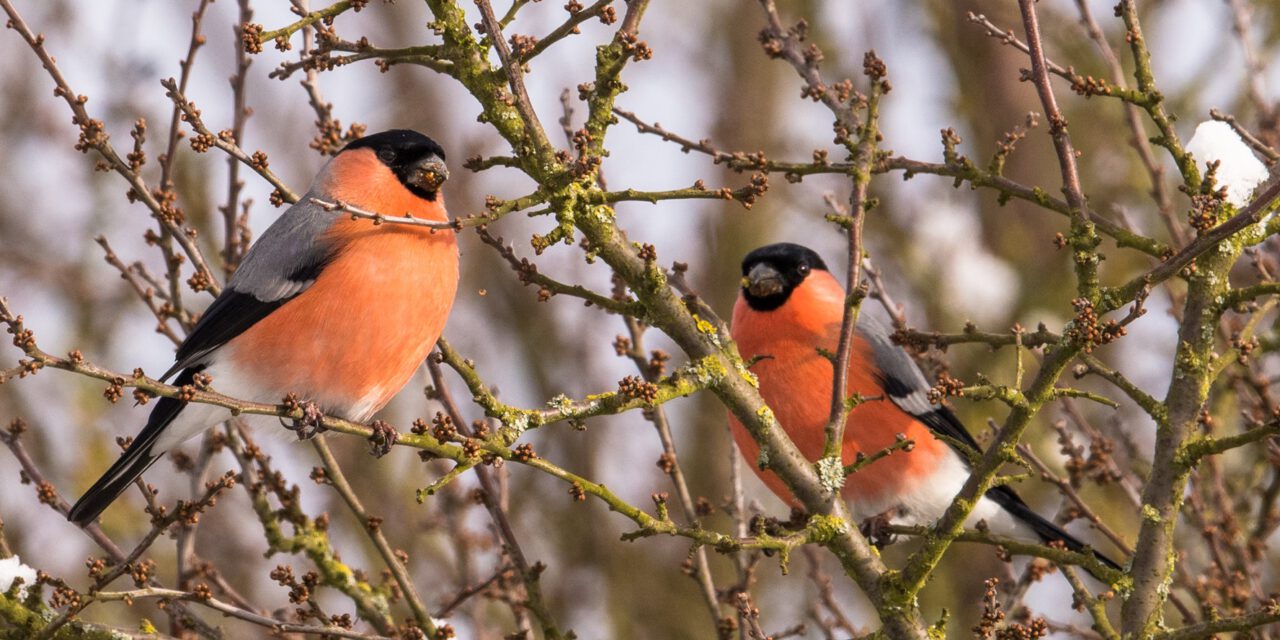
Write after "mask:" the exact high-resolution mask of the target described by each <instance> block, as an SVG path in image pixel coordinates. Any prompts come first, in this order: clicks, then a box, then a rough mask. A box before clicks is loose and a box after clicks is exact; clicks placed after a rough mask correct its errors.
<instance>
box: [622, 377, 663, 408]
mask: <svg viewBox="0 0 1280 640" xmlns="http://www.w3.org/2000/svg"><path fill="white" fill-rule="evenodd" d="M618 393H621V394H622V395H624V396H626V397H627V398H630V399H632V400H643V401H645V402H646V403H650V404H652V403H653V402H655V401H656V400H657V399H658V385H656V384H653V383H652V382H646V381H645V380H643V379H641V378H639V377H637V376H627V377H625V378H623V379H622V380H619V381H618Z"/></svg>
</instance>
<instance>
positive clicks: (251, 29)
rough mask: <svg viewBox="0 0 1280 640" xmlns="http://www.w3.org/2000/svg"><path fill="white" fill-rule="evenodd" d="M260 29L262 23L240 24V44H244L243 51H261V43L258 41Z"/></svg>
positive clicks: (261, 29)
mask: <svg viewBox="0 0 1280 640" xmlns="http://www.w3.org/2000/svg"><path fill="white" fill-rule="evenodd" d="M262 31H263V27H262V25H260V24H257V23H253V22H246V23H244V24H241V25H240V44H241V45H243V46H244V51H245V53H262V43H261V42H259V41H258V38H259V37H260V36H261V35H262Z"/></svg>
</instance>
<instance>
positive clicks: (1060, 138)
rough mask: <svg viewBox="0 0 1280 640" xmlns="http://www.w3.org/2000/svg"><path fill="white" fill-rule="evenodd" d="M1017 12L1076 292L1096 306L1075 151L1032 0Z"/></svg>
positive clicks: (1093, 236)
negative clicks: (1056, 174) (1060, 197)
mask: <svg viewBox="0 0 1280 640" xmlns="http://www.w3.org/2000/svg"><path fill="white" fill-rule="evenodd" d="M1018 9H1019V10H1020V11H1021V13H1022V25H1023V28H1024V29H1025V30H1026V32H1027V53H1028V55H1029V56H1030V57H1031V80H1032V82H1033V83H1035V86H1036V93H1038V94H1039V95H1040V103H1041V104H1042V105H1043V106H1044V112H1045V117H1046V118H1048V120H1049V133H1050V135H1051V136H1052V137H1053V147H1054V149H1055V150H1056V151H1057V153H1058V168H1059V169H1060V170H1061V173H1062V188H1063V191H1065V192H1066V195H1067V208H1068V210H1069V213H1070V215H1071V235H1070V236H1068V238H1067V240H1068V241H1069V242H1070V244H1071V247H1072V252H1071V255H1072V258H1073V259H1074V260H1075V266H1076V280H1077V282H1076V288H1077V291H1078V292H1079V293H1080V296H1081V297H1083V298H1085V299H1087V300H1089V301H1091V302H1096V301H1097V298H1098V286H1099V285H1098V263H1099V262H1100V261H1101V259H1100V258H1099V257H1098V253H1097V248H1098V244H1099V242H1100V241H1099V239H1098V234H1097V231H1096V230H1095V228H1094V224H1093V222H1092V221H1090V220H1089V213H1088V210H1087V205H1086V204H1085V198H1084V189H1083V187H1081V185H1080V169H1079V167H1077V166H1076V150H1075V146H1074V145H1073V144H1072V143H1071V136H1070V134H1069V133H1068V132H1067V119H1066V118H1065V117H1064V116H1063V115H1062V111H1061V110H1059V109H1058V101H1057V98H1055V97H1054V95H1053V85H1052V84H1051V83H1050V82H1049V71H1048V68H1047V66H1046V63H1045V53H1044V44H1043V43H1042V42H1041V39H1040V19H1039V17H1038V16H1037V15H1036V9H1035V2H1034V1H1033V0H1018Z"/></svg>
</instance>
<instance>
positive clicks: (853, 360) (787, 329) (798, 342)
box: [729, 274, 948, 504]
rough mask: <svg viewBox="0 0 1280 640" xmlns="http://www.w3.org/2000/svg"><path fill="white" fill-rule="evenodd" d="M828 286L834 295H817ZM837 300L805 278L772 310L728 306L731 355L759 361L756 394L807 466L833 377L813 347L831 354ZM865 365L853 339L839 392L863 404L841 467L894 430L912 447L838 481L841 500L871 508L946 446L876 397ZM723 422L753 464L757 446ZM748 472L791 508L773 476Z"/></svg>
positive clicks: (861, 344)
mask: <svg viewBox="0 0 1280 640" xmlns="http://www.w3.org/2000/svg"><path fill="white" fill-rule="evenodd" d="M815 275H816V274H815ZM823 275H826V274H823ZM826 278H828V279H830V276H829V275H826ZM811 281H812V282H811ZM811 285H812V287H811ZM807 287H811V290H806V288H807ZM830 287H834V290H823V289H824V288H828V289H829V288H830ZM843 298H844V292H843V291H841V290H839V285H838V284H836V283H835V281H834V280H833V279H832V280H831V282H830V283H829V284H823V283H821V282H820V281H816V280H815V278H814V277H810V278H809V279H808V280H806V282H805V283H803V284H802V285H800V287H797V289H796V290H795V292H794V293H793V294H792V298H791V299H789V300H788V301H787V303H786V304H784V305H783V306H782V307H780V308H778V309H776V310H774V311H768V312H759V311H755V310H752V309H750V307H748V306H747V304H746V302H745V301H744V300H743V299H742V298H741V297H739V299H738V305H737V307H736V308H735V309H734V316H733V327H732V334H733V338H734V340H735V341H736V342H737V344H738V351H739V353H741V354H742V357H743V358H745V359H747V360H748V361H750V360H751V359H752V358H759V360H757V361H756V362H755V364H754V365H752V366H751V372H752V373H754V374H755V375H756V376H757V377H758V378H759V380H760V395H761V396H763V397H764V400H765V402H767V403H769V407H770V408H772V409H773V412H774V416H775V417H776V418H777V420H778V424H779V425H780V426H781V427H782V429H783V430H784V431H785V432H786V433H787V435H788V436H789V437H790V438H791V440H792V441H793V442H794V443H795V444H796V447H797V448H799V449H800V452H801V453H802V454H803V455H804V456H805V457H806V458H808V459H809V460H813V461H816V460H817V459H818V458H820V457H821V456H822V449H823V445H824V443H825V439H826V433H825V429H826V424H827V418H828V417H829V415H830V411H831V387H832V378H833V376H832V372H833V367H832V364H831V361H830V360H828V359H827V358H826V357H825V356H823V355H821V354H820V353H819V352H818V349H819V348H821V349H824V350H826V351H828V352H830V353H834V352H835V351H836V347H837V343H838V341H839V330H840V322H841V313H842V311H843V307H842V304H841V302H840V301H842V300H843ZM833 299H834V300H835V304H834V306H833V305H832V304H831V303H832V300H833ZM873 363H874V357H873V355H872V353H871V345H870V344H868V343H867V342H866V341H865V340H863V339H862V338H861V337H855V341H854V345H853V353H852V355H851V357H850V362H849V370H848V375H847V380H848V385H847V394H849V395H852V394H858V395H860V396H862V397H863V398H864V399H866V400H865V401H864V402H863V403H862V404H860V405H858V406H857V407H855V408H854V409H853V410H852V411H851V412H850V413H849V417H848V422H847V423H846V425H845V431H844V442H843V447H842V456H843V460H844V463H845V464H849V463H851V462H853V461H854V460H855V459H856V458H857V456H858V454H859V453H863V454H866V455H870V454H873V453H875V452H877V451H880V450H882V449H884V448H886V447H888V446H890V445H892V444H893V443H894V440H895V436H896V435H897V434H899V433H901V434H904V435H905V436H906V437H908V438H910V439H912V440H914V441H915V443H916V446H915V448H914V449H913V450H912V451H910V452H901V451H900V452H895V453H894V454H892V455H890V456H888V457H887V458H883V459H881V460H879V461H877V462H875V463H873V464H872V465H871V466H869V467H864V468H863V469H862V470H860V471H858V472H857V473H854V474H852V475H850V476H849V477H848V478H847V479H846V481H845V486H844V490H843V495H844V497H845V498H846V499H847V500H850V501H858V500H864V501H869V502H875V503H879V502H881V501H883V500H885V499H887V498H888V497H890V496H892V495H893V494H896V493H898V492H900V491H904V490H909V489H910V487H911V485H912V484H913V482H915V481H918V480H920V479H922V478H924V477H925V476H926V475H927V472H928V471H930V470H932V469H933V468H935V466H936V465H937V463H938V458H939V457H940V456H943V455H947V454H948V452H947V451H946V447H947V445H946V444H945V443H943V442H942V441H940V440H938V439H936V438H934V437H933V435H932V434H931V432H930V431H929V428H928V427H926V426H925V425H924V424H922V423H920V422H919V421H918V420H916V419H914V418H913V417H912V416H911V415H910V414H908V413H906V412H904V411H903V410H901V409H900V408H898V406H897V405H896V404H894V403H893V401H892V400H890V399H889V398H888V397H887V396H886V395H885V394H884V390H883V388H882V387H881V386H880V382H879V381H878V380H877V379H876V377H875V370H874V369H873V366H874V365H873ZM729 421H730V425H731V427H732V430H733V436H734V440H735V441H736V442H737V444H738V447H739V449H740V450H741V451H742V454H743V456H744V457H745V458H746V459H747V461H748V462H750V463H755V462H756V461H757V458H758V456H759V452H760V447H759V445H757V444H756V442H755V440H753V439H752V438H751V436H750V434H748V433H747V431H746V428H745V427H743V426H742V424H741V423H740V422H739V421H738V420H737V419H736V418H734V417H733V415H732V414H730V416H729ZM753 468H754V469H756V473H757V475H759V476H760V479H761V480H763V481H764V483H765V484H766V485H767V486H768V487H769V489H770V490H772V491H773V492H774V493H775V494H777V495H778V497H780V498H782V499H783V500H784V501H786V502H788V503H789V504H796V502H795V499H794V498H793V497H792V496H791V492H790V491H789V490H788V489H787V488H786V485H785V484H784V483H783V482H782V479H781V478H779V477H778V476H777V475H776V474H774V473H773V472H772V471H769V470H767V469H766V470H763V471H761V470H760V469H759V468H758V466H756V465H754V464H753Z"/></svg>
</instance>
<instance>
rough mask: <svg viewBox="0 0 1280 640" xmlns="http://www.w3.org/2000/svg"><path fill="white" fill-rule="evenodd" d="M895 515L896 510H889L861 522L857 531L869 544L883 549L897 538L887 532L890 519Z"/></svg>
mask: <svg viewBox="0 0 1280 640" xmlns="http://www.w3.org/2000/svg"><path fill="white" fill-rule="evenodd" d="M896 514H897V509H890V510H888V511H886V512H884V513H881V514H879V515H875V516H871V517H870V518H867V519H866V520H863V521H862V525H861V526H859V527H858V530H859V531H861V532H862V535H864V536H866V538H867V540H870V541H871V544H873V545H875V546H876V548H877V549H883V548H885V547H887V546H889V545H891V544H893V542H894V541H895V540H896V539H897V536H896V535H894V534H892V533H890V532H889V531H888V528H889V525H890V524H892V522H891V519H892V518H893V516H894V515H896Z"/></svg>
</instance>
